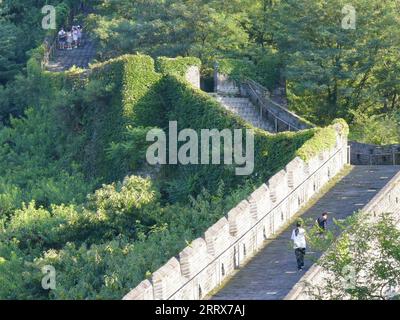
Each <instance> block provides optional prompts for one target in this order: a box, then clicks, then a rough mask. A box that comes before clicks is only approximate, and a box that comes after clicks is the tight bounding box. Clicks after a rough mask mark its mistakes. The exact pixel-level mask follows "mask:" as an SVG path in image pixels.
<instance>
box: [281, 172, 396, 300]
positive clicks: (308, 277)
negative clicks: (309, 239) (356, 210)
mask: <svg viewBox="0 0 400 320" xmlns="http://www.w3.org/2000/svg"><path fill="white" fill-rule="evenodd" d="M362 212H363V214H365V215H366V217H367V218H369V219H373V218H374V217H376V216H377V215H378V214H380V213H395V214H397V215H398V216H399V218H400V172H399V173H397V174H396V176H394V177H393V178H392V179H391V180H390V181H389V182H388V184H387V185H386V186H385V187H384V188H383V189H382V190H381V191H380V192H379V193H378V194H377V195H376V196H375V197H374V198H373V199H372V200H371V201H370V202H369V203H368V204H367V205H366V206H365V207H364V208H363V209H362ZM326 276H327V273H326V271H325V270H324V269H323V268H322V267H321V266H319V265H318V264H314V265H313V266H312V267H311V268H310V269H309V270H308V271H307V273H306V274H305V275H304V276H303V277H302V278H301V280H300V281H299V282H298V283H297V284H296V285H295V286H294V287H293V289H292V290H291V291H290V292H289V294H288V295H287V296H286V298H285V300H308V299H310V297H309V295H308V294H307V289H306V285H305V283H309V284H314V285H316V284H318V283H321V282H322V281H323V279H324V278H325V277H326Z"/></svg>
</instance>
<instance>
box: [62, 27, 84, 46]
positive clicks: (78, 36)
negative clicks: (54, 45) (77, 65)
mask: <svg viewBox="0 0 400 320" xmlns="http://www.w3.org/2000/svg"><path fill="white" fill-rule="evenodd" d="M57 40H58V47H59V49H60V50H72V49H76V48H78V47H80V46H81V44H82V27H81V26H79V25H77V26H72V28H71V30H69V31H65V30H64V28H61V30H60V31H59V32H58V37H57Z"/></svg>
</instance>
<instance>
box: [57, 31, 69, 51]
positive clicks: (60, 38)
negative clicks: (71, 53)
mask: <svg viewBox="0 0 400 320" xmlns="http://www.w3.org/2000/svg"><path fill="white" fill-rule="evenodd" d="M66 37H67V35H66V33H65V31H64V28H61V30H60V31H59V32H58V44H59V46H60V50H64V49H65V41H66V40H67V39H66Z"/></svg>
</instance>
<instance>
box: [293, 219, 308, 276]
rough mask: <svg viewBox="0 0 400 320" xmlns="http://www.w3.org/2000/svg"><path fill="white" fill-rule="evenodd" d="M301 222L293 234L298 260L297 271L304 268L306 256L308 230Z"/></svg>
mask: <svg viewBox="0 0 400 320" xmlns="http://www.w3.org/2000/svg"><path fill="white" fill-rule="evenodd" d="M301 225H302V223H301V221H298V222H297V224H296V229H294V230H293V232H292V238H291V239H292V240H293V248H294V253H295V255H296V260H297V269H298V270H299V271H301V270H303V268H304V255H305V254H306V246H307V245H306V230H304V229H303V228H302V227H301Z"/></svg>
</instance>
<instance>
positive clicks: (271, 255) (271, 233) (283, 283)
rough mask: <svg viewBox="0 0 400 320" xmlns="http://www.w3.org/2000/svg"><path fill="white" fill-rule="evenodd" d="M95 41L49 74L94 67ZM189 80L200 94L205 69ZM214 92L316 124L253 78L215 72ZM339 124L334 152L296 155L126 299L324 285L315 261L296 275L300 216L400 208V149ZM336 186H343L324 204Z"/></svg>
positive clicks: (260, 122)
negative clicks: (361, 139) (370, 141)
mask: <svg viewBox="0 0 400 320" xmlns="http://www.w3.org/2000/svg"><path fill="white" fill-rule="evenodd" d="M87 45H88V46H87V47H84V48H83V49H82V51H85V50H86V51H85V52H80V53H79V52H78V51H76V54H75V55H71V54H69V53H64V54H60V53H58V54H56V55H54V56H52V57H50V58H49V59H48V61H47V63H46V64H47V65H46V66H45V68H46V69H47V70H48V71H53V72H58V71H63V70H66V69H68V68H70V67H71V66H73V65H76V66H80V67H83V68H87V67H88V63H89V60H90V59H91V58H93V56H94V49H93V45H92V44H91V43H90V42H88V43H87ZM52 58H53V60H52ZM186 80H187V81H189V82H190V83H192V85H193V86H194V87H196V88H198V89H199V88H200V72H199V70H198V68H197V67H191V68H190V69H189V70H188V72H187V74H186ZM210 95H211V96H213V97H214V98H215V99H216V100H217V101H219V102H220V103H221V105H222V106H224V107H225V108H226V109H227V110H229V111H231V112H234V113H236V114H238V115H239V116H240V117H242V118H243V119H244V120H245V121H247V122H250V123H251V124H253V125H254V126H256V127H259V128H261V129H263V130H266V131H269V132H271V133H276V132H281V131H297V130H302V129H306V128H310V127H312V126H313V125H312V124H310V123H309V122H307V121H306V120H304V119H302V118H301V117H299V116H297V115H296V114H294V113H292V112H291V111H289V110H288V109H287V108H285V107H283V106H281V105H279V104H278V103H276V102H274V101H273V100H272V99H271V97H270V94H269V93H268V91H267V90H266V89H265V88H263V87H262V86H261V85H259V84H258V83H256V82H254V81H252V80H244V81H242V82H241V83H236V82H235V81H232V80H230V79H229V77H227V76H226V75H222V74H219V73H218V72H217V71H216V73H215V92H214V93H213V94H210ZM334 127H335V130H336V145H335V146H334V148H332V149H331V150H329V151H324V152H322V153H320V154H319V155H317V156H316V157H314V158H312V159H311V160H310V161H308V162H304V161H303V160H301V159H300V158H298V157H296V158H295V159H293V160H292V161H291V162H290V163H288V164H287V165H286V167H285V168H284V169H283V170H281V171H280V172H278V173H277V174H275V175H274V176H273V177H272V178H270V179H269V180H268V181H266V182H265V183H264V184H262V185H261V186H260V187H259V188H258V189H257V190H256V191H254V192H253V193H252V194H251V195H250V196H249V197H248V198H247V199H244V200H243V201H242V202H240V203H239V204H238V205H237V206H236V207H235V208H233V209H232V210H230V211H229V212H227V214H226V216H225V217H223V218H221V219H220V220H219V221H218V222H217V223H216V224H214V225H213V226H211V227H210V228H209V229H208V230H207V231H206V232H205V233H204V235H203V236H202V237H200V238H198V239H196V240H194V241H193V242H192V243H191V244H190V245H188V246H187V247H186V248H185V249H184V250H182V251H181V252H180V253H179V255H178V256H176V257H171V259H170V260H169V261H168V262H167V263H166V264H165V265H164V266H162V267H161V268H159V269H158V270H157V271H155V272H154V273H153V274H152V275H151V277H150V278H149V279H145V280H143V281H142V282H141V283H140V284H139V285H138V286H137V287H136V288H133V289H132V290H131V291H130V292H128V293H127V294H126V295H125V296H124V297H123V299H124V300H144V299H146V300H152V299H157V300H179V299H190V300H197V299H210V298H211V299H304V298H307V295H306V293H305V290H304V285H303V284H304V282H305V281H312V282H314V283H315V282H318V281H319V280H320V279H321V274H322V272H321V270H320V268H319V267H318V266H317V265H314V264H312V263H310V262H308V263H307V264H306V268H305V272H306V273H305V274H304V273H300V274H299V273H297V272H296V271H295V269H294V263H293V259H294V258H293V252H292V250H290V248H289V239H290V237H289V232H290V230H291V229H292V223H293V221H294V218H295V217H297V215H298V214H299V212H301V213H302V217H304V218H306V217H309V218H312V219H315V218H316V217H317V216H318V215H319V214H320V213H321V212H322V211H329V212H330V213H331V214H332V216H333V217H335V218H337V219H343V218H345V217H347V216H349V215H351V214H352V213H353V212H355V211H357V210H359V209H363V211H364V212H366V213H369V214H374V213H379V212H387V211H389V212H395V211H397V210H400V201H399V198H400V188H399V183H400V173H398V171H399V167H397V166H395V165H398V164H400V146H387V147H379V146H375V145H367V144H362V143H357V142H348V138H347V135H346V132H344V128H343V127H341V125H340V124H335V125H334ZM350 163H351V164H353V165H356V166H355V167H354V169H353V170H351V171H350V173H348V174H347V175H345V176H344V177H343V179H341V180H340V181H338V182H336V181H335V179H337V176H338V175H340V174H341V172H343V170H344V169H345V168H346V166H347V165H348V164H350ZM332 181H333V182H332ZM329 184H334V185H333V186H330V188H329V191H327V192H326V193H325V194H324V195H323V196H322V197H319V198H318V199H317V200H316V201H315V197H316V196H317V195H319V194H320V192H321V190H323V189H324V188H326V187H327V185H329ZM313 200H314V201H315V203H313V204H312V205H311V206H310V202H311V201H313ZM311 254H312V253H311ZM221 285H223V286H221Z"/></svg>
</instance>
